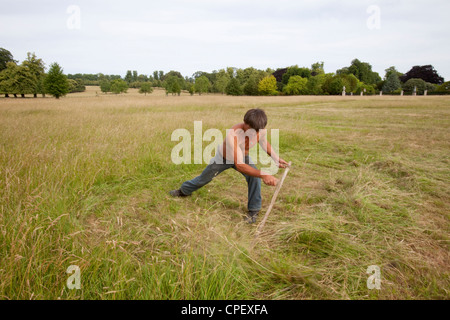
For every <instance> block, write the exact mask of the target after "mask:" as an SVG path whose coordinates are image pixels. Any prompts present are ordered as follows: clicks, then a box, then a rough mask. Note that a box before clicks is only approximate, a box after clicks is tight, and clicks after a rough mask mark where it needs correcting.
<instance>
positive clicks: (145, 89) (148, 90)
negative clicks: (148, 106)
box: [139, 82, 153, 95]
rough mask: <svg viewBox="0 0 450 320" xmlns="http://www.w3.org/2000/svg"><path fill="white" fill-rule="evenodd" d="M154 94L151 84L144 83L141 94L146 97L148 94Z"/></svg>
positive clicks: (140, 90)
mask: <svg viewBox="0 0 450 320" xmlns="http://www.w3.org/2000/svg"><path fill="white" fill-rule="evenodd" d="M152 92H153V88H152V85H151V83H150V82H143V83H142V84H141V88H140V89H139V93H144V94H145V95H147V93H152Z"/></svg>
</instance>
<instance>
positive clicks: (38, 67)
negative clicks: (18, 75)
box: [22, 52, 84, 98]
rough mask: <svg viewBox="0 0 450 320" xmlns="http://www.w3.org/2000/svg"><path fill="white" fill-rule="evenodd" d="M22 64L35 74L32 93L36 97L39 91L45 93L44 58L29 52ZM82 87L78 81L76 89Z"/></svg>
mask: <svg viewBox="0 0 450 320" xmlns="http://www.w3.org/2000/svg"><path fill="white" fill-rule="evenodd" d="M22 66H24V67H26V68H28V69H29V70H30V72H31V73H32V74H33V80H34V81H35V83H34V85H33V90H32V91H33V92H32V93H33V95H34V97H35V98H36V97H37V94H38V93H40V94H42V95H44V94H45V90H44V78H45V64H44V62H43V61H42V59H38V58H37V57H36V54H35V53H34V52H33V53H30V52H28V53H27V59H26V60H25V61H23V62H22ZM80 89H81V87H80V85H79V84H78V82H76V90H80ZM83 91H84V90H83Z"/></svg>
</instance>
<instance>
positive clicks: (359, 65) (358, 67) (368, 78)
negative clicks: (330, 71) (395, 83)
mask: <svg viewBox="0 0 450 320" xmlns="http://www.w3.org/2000/svg"><path fill="white" fill-rule="evenodd" d="M349 73H351V74H353V75H355V76H356V78H358V80H359V81H362V82H364V83H367V84H376V83H377V82H379V81H381V77H380V75H379V74H378V73H377V72H374V71H372V66H371V65H370V64H369V63H367V62H361V61H359V60H358V59H353V61H352V63H351V65H350V66H349V67H348V68H342V69H340V70H337V71H336V74H338V75H342V74H349Z"/></svg>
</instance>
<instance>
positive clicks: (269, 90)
mask: <svg viewBox="0 0 450 320" xmlns="http://www.w3.org/2000/svg"><path fill="white" fill-rule="evenodd" d="M258 92H259V93H261V94H263V95H277V94H278V91H277V80H276V79H275V77H274V76H273V75H270V76H267V77H264V78H263V79H262V80H261V81H260V82H259V83H258Z"/></svg>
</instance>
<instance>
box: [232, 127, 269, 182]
mask: <svg viewBox="0 0 450 320" xmlns="http://www.w3.org/2000/svg"><path fill="white" fill-rule="evenodd" d="M227 139H228V137H227ZM231 139H232V141H233V142H232V143H231V145H232V148H233V160H234V164H235V166H236V170H237V171H239V172H241V173H243V174H246V175H249V176H252V177H257V178H261V179H262V180H263V182H264V183H265V184H267V185H269V186H276V185H277V183H278V179H277V178H275V177H273V176H271V175H269V174H266V173H264V172H262V171H261V170H258V169H255V168H253V167H251V166H249V165H248V164H246V163H244V162H243V161H242V159H243V158H244V157H243V154H242V150H241V149H240V148H239V146H238V143H237V137H236V136H234V137H231ZM231 139H230V140H231ZM230 140H228V141H227V143H230Z"/></svg>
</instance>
